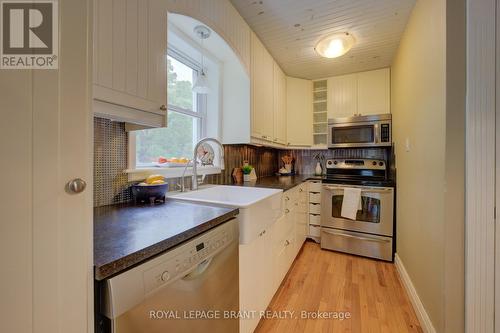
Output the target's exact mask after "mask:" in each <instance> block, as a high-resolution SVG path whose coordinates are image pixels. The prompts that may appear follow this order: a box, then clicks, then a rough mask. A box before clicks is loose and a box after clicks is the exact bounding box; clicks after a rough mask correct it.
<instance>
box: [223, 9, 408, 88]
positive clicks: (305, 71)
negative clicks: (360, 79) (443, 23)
mask: <svg viewBox="0 0 500 333" xmlns="http://www.w3.org/2000/svg"><path fill="white" fill-rule="evenodd" d="M231 2H232V3H233V4H234V6H235V7H236V9H237V10H238V11H239V12H240V14H241V15H242V16H243V18H244V19H245V20H246V21H247V22H248V24H249V25H250V27H251V28H252V29H253V30H254V31H255V33H256V34H257V35H258V36H259V38H260V39H261V40H262V42H263V43H264V45H265V46H266V47H267V49H268V50H269V52H270V53H271V54H272V56H273V57H274V59H275V60H276V61H277V62H278V64H279V65H280V66H281V68H282V69H283V70H284V71H285V73H286V74H287V75H290V76H294V77H300V78H307V79H317V78H324V77H329V76H334V75H341V74H347V73H354V72H360V71H365V70H371V69H377V68H382V67H388V66H390V65H391V64H392V59H393V57H394V54H395V52H396V50H397V48H398V45H399V40H400V38H401V35H402V33H403V31H404V29H405V27H406V23H407V21H408V18H409V16H410V13H411V10H412V9H413V6H414V4H415V0H263V1H259V0H231ZM346 31H347V32H349V33H351V34H352V35H353V36H354V38H355V39H356V44H355V45H354V47H353V48H352V49H351V51H349V52H348V53H347V54H345V55H344V56H342V57H339V58H335V59H326V58H322V57H320V56H319V55H318V54H317V53H316V52H315V51H314V46H315V45H316V43H317V42H318V40H319V39H321V38H322V37H323V36H325V35H327V34H330V33H336V32H346Z"/></svg>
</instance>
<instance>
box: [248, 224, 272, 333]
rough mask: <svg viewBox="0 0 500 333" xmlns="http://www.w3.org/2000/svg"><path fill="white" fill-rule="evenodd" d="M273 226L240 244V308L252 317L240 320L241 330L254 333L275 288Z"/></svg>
mask: <svg viewBox="0 0 500 333" xmlns="http://www.w3.org/2000/svg"><path fill="white" fill-rule="evenodd" d="M272 229H273V226H271V227H270V228H268V229H264V230H262V231H261V233H260V235H259V236H258V237H257V238H256V239H255V240H253V241H252V242H251V243H248V244H243V245H240V311H242V312H247V313H249V317H248V318H245V319H241V320H240V333H251V332H253V331H254V330H255V327H257V324H258V323H259V320H260V317H259V314H260V312H261V311H265V310H266V308H267V306H268V304H269V302H270V301H271V298H272V297H273V295H274V292H275V290H274V289H273V288H274V283H273V275H274V273H273V257H272V256H270V255H269V253H270V252H271V251H272V242H271V239H272V235H271V233H272V231H274V230H272Z"/></svg>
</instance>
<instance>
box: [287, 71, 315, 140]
mask: <svg viewBox="0 0 500 333" xmlns="http://www.w3.org/2000/svg"><path fill="white" fill-rule="evenodd" d="M312 99H313V98H312V81H310V80H303V79H297V78H293V77H287V78H286V112H287V114H286V120H287V131H286V132H287V145H289V146H305V147H309V146H311V145H312V143H313V135H312V126H313V112H312Z"/></svg>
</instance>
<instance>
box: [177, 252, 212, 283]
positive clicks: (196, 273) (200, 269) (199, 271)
mask: <svg viewBox="0 0 500 333" xmlns="http://www.w3.org/2000/svg"><path fill="white" fill-rule="evenodd" d="M213 258H214V257H211V258H207V259H205V260H203V261H202V262H200V263H199V264H198V266H196V268H195V269H194V270H192V271H191V272H190V273H188V274H186V275H184V277H183V278H182V279H183V280H184V281H191V280H195V279H197V278H198V277H200V276H201V275H203V273H205V271H206V270H207V268H208V267H209V266H210V264H211V263H212V259H213Z"/></svg>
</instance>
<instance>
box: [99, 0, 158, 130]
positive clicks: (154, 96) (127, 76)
mask: <svg viewBox="0 0 500 333" xmlns="http://www.w3.org/2000/svg"><path fill="white" fill-rule="evenodd" d="M166 52H167V10H166V8H165V5H164V3H163V1H160V0H147V1H139V0H127V1H122V0H101V1H96V2H95V4H94V57H93V59H94V63H93V66H94V68H93V98H94V113H95V114H97V115H100V116H103V117H109V118H111V119H117V120H120V121H127V122H132V123H138V124H141V125H147V126H153V127H158V126H165V125H166V105H167V93H166V86H167V84H166V82H167V67H166Z"/></svg>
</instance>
